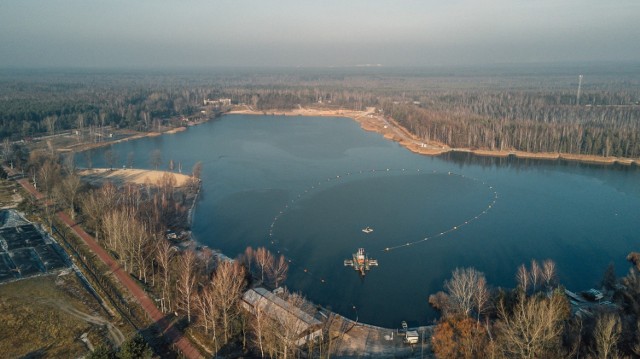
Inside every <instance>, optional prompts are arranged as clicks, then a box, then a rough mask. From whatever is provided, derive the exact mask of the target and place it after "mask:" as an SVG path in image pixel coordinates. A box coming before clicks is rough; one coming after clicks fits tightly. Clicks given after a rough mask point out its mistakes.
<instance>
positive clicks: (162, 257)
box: [155, 239, 174, 313]
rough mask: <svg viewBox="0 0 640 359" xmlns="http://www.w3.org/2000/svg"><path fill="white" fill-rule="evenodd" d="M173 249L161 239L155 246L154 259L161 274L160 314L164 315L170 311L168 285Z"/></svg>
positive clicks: (166, 241)
mask: <svg viewBox="0 0 640 359" xmlns="http://www.w3.org/2000/svg"><path fill="white" fill-rule="evenodd" d="M173 253H174V251H173V249H172V248H171V243H169V241H168V240H166V239H161V240H159V241H158V242H157V244H156V251H155V259H156V263H157V264H158V267H159V269H160V272H161V273H162V279H161V286H162V298H161V301H162V303H161V304H162V312H163V313H166V312H167V311H170V310H171V291H170V290H169V283H170V282H171V267H170V265H171V259H172V258H173Z"/></svg>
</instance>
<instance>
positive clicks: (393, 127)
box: [228, 107, 640, 165]
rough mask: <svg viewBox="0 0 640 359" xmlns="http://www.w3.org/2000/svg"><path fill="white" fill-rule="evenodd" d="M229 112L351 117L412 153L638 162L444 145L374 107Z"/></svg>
mask: <svg viewBox="0 0 640 359" xmlns="http://www.w3.org/2000/svg"><path fill="white" fill-rule="evenodd" d="M228 113H229V114H243V115H259V116H265V115H267V114H271V115H282V116H309V117H333V116H343V117H347V118H350V119H352V120H354V121H356V122H358V123H359V124H360V127H362V129H364V130H366V131H373V132H377V133H379V134H381V135H382V136H384V137H385V138H387V139H389V140H392V141H396V142H398V143H400V145H402V146H403V147H405V148H407V149H408V150H409V151H411V152H415V153H418V154H421V155H427V156H439V155H442V154H445V153H450V152H464V153H472V154H475V155H478V156H490V157H507V156H514V157H517V158H529V159H539V160H565V161H578V162H584V163H596V164H607V165H610V164H621V165H634V164H635V165H640V159H638V158H625V157H615V156H593V155H582V154H573V153H560V152H527V151H517V150H488V149H473V148H453V147H450V146H448V145H446V144H443V143H439V142H432V141H425V140H422V139H420V138H419V137H418V136H416V135H415V134H413V133H411V132H410V131H409V130H407V129H406V128H404V127H402V126H401V125H400V124H398V123H397V122H396V121H395V120H393V119H390V118H385V117H384V116H383V115H381V114H379V113H377V112H376V111H375V108H368V109H367V110H365V111H355V110H342V109H338V110H335V109H316V108H302V107H300V108H298V109H292V110H285V111H283V110H265V111H256V110H252V109H250V108H246V107H245V108H244V109H236V110H234V111H230V112H228Z"/></svg>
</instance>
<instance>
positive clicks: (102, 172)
mask: <svg viewBox="0 0 640 359" xmlns="http://www.w3.org/2000/svg"><path fill="white" fill-rule="evenodd" d="M78 174H79V175H80V176H81V177H82V179H83V180H85V181H88V182H90V183H93V184H101V183H104V182H106V181H110V182H112V183H114V184H115V185H122V184H124V183H135V184H145V183H150V184H152V185H155V184H157V183H158V182H159V181H160V180H161V179H162V176H164V175H165V174H171V175H173V176H174V177H175V179H176V185H175V187H183V186H185V185H186V184H187V181H188V180H189V178H191V177H190V176H187V175H185V174H181V173H174V172H168V171H154V170H143V169H135V168H131V169H129V168H127V169H113V170H110V169H108V168H92V169H87V170H81V171H79V172H78Z"/></svg>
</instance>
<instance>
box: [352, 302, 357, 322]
mask: <svg viewBox="0 0 640 359" xmlns="http://www.w3.org/2000/svg"><path fill="white" fill-rule="evenodd" d="M353 310H354V311H355V312H356V325H357V324H358V308H356V306H355V305H354V306H353Z"/></svg>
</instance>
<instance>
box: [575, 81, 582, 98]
mask: <svg viewBox="0 0 640 359" xmlns="http://www.w3.org/2000/svg"><path fill="white" fill-rule="evenodd" d="M581 89H582V75H579V76H578V94H577V95H576V105H580V90H581Z"/></svg>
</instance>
